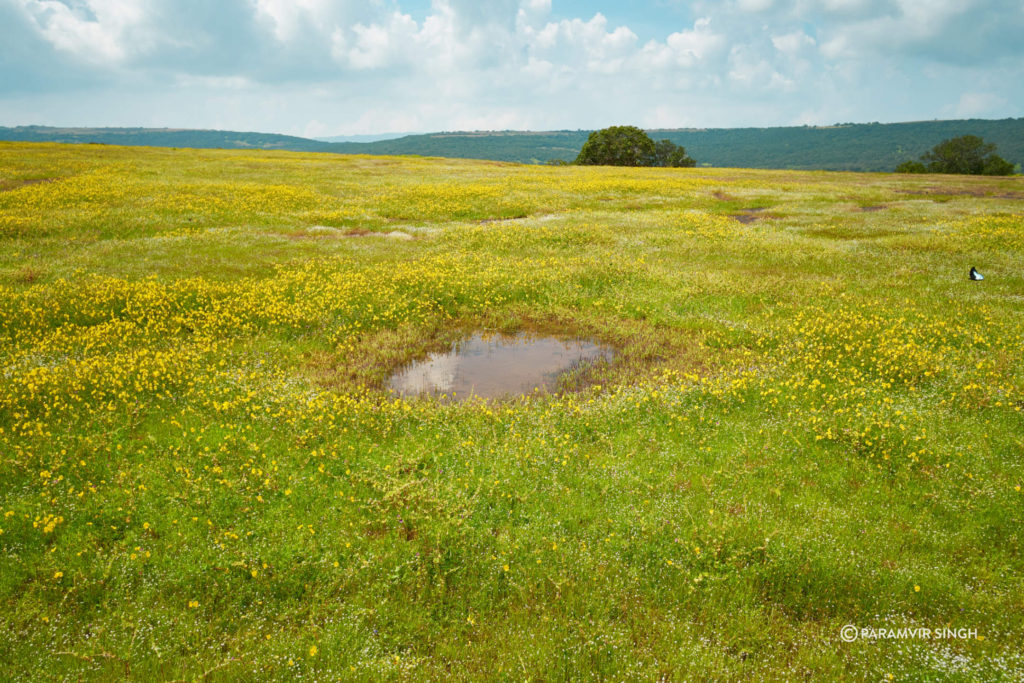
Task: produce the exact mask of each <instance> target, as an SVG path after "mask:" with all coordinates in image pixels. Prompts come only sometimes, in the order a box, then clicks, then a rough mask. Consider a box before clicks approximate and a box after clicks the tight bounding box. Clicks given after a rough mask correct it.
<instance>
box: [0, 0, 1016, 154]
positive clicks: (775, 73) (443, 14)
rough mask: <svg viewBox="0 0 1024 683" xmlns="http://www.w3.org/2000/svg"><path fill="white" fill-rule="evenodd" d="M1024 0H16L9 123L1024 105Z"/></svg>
mask: <svg viewBox="0 0 1024 683" xmlns="http://www.w3.org/2000/svg"><path fill="white" fill-rule="evenodd" d="M1022 37H1024V0H820V1H817V2H812V1H810V0H792V1H790V2H784V1H782V0H720V1H718V2H710V1H706V0H696V1H690V2H684V1H683V0H651V1H648V2H641V1H639V0H635V1H629V2H622V1H618V2H613V1H608V2H605V1H600V2H583V1H582V0H492V1H490V2H488V1H486V0H361V1H359V2H356V1H354V0H0V125H6V126H15V125H33V124H36V125H53V126H143V127H171V128H217V129H227V130H244V131H261V132H273V133H286V134H291V135H301V136H307V137H313V136H331V135H357V134H374V133H386V132H431V131H444V130H447V131H453V130H561V129H573V130H575V129H592V128H601V127H604V126H609V125H637V126H641V127H645V128H689V127H697V128H728V127H739V126H783V125H805V124H807V125H830V124H833V123H837V122H871V121H879V122H892V121H918V120H931V119H951V118H1007V117H1020V116H1024V40H1022Z"/></svg>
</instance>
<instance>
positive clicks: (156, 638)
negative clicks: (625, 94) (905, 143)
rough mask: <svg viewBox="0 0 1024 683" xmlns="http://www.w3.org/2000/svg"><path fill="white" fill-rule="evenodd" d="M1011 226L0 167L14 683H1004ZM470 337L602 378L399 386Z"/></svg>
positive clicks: (805, 181) (823, 181)
mask: <svg viewBox="0 0 1024 683" xmlns="http://www.w3.org/2000/svg"><path fill="white" fill-rule="evenodd" d="M40 179H47V180H49V182H33V183H25V182H24V181H26V180H40ZM1022 192H1024V190H1022V187H1021V180H1020V179H1019V178H1008V179H991V178H959V177H939V176H912V177H908V176H893V175H883V174H879V175H867V174H849V173H842V174H840V173H824V172H816V173H806V172H768V171H752V170H738V169H717V170H714V169H671V170H668V169H605V168H574V167H568V168H547V167H526V166H516V165H509V164H496V163H486V162H471V161H451V160H447V161H446V160H435V159H396V158H387V159H384V158H373V157H336V156H328V155H316V154H299V153H282V152H216V151H196V150H158V149H145V148H121V149H117V148H106V147H84V146H83V147H78V146H61V145H36V144H13V143H2V144H0V358H2V362H3V382H2V383H0V481H2V482H3V487H2V488H0V529H2V533H0V551H2V555H0V606H2V610H0V614H2V616H0V667H2V670H3V671H4V672H5V676H6V677H8V678H10V679H13V680H48V679H54V680H110V679H122V678H123V679H128V680H143V681H150V680H181V679H184V680H211V681H216V680H252V679H256V680H293V679H298V678H300V677H301V678H304V679H312V680H328V679H339V678H340V679H353V680H410V679H412V680H437V679H448V678H455V679H462V680H493V679H504V680H556V679H570V680H577V679H598V680H605V679H607V680H651V679H665V680H737V681H739V680H796V679H818V680H888V677H889V676H890V675H891V676H892V677H893V678H894V679H895V680H935V681H946V680H950V681H960V680H963V681H969V680H970V681H973V680H1020V679H1021V678H1024V657H1022V656H1021V653H1020V652H1021V650H1020V646H1019V643H1020V642H1021V638H1022V636H1024V617H1022V616H1021V615H1022V614H1024V612H1022V609H1021V608H1022V607H1024V589H1022V571H1021V569H1022V560H1021V556H1020V550H1021V528H1022V526H1021V523H1022V521H1024V520H1022V510H1024V493H1022V492H1021V490H1020V486H1021V484H1022V483H1024V475H1022V472H1021V453H1022V452H1024V419H1022V412H1021V411H1022V408H1024V367H1022V365H1021V361H1020V355H1021V354H1020V349H1021V348H1024V324H1022V323H1024V267H1022V266H1024V258H1022V253H1024V214H1022V211H1021V205H1020V197H1021V195H1022ZM864 207H870V210H867V211H865V210H863V208H864ZM875 207H883V208H875ZM754 208H756V209H761V210H760V211H756V212H755V211H750V210H751V209H754ZM738 213H746V214H750V215H753V216H757V219H756V220H754V221H752V222H750V223H747V224H744V223H741V222H740V221H738V220H736V219H734V218H731V217H730V216H732V215H734V214H738ZM396 231H397V232H402V233H404V234H406V235H409V236H411V237H412V239H395V238H393V237H386V236H385V235H387V234H388V233H392V232H396ZM972 265H973V266H977V267H978V269H979V270H981V271H982V272H983V273H984V274H985V276H986V280H985V281H984V282H980V283H972V282H969V281H968V280H967V270H968V268H969V267H970V266H972ZM479 329H488V330H502V331H505V332H517V331H521V330H533V331H539V332H545V333H560V334H565V335H573V336H582V337H587V338H592V339H595V340H599V341H601V342H603V343H606V344H609V345H612V346H614V347H615V348H616V349H617V350H618V355H617V357H616V360H615V362H614V363H612V364H610V365H609V366H606V367H605V366H602V367H599V368H596V369H595V370H594V371H593V372H592V373H590V374H589V376H587V377H585V378H583V380H584V381H580V382H575V383H573V384H574V386H576V387H577V390H576V391H574V392H571V393H567V394H565V395H562V396H541V397H535V398H528V399H527V398H524V399H519V400H515V401H509V402H504V403H490V404H488V403H483V402H475V403H466V404H441V403H434V402H431V401H429V400H410V401H402V400H397V399H396V398H395V397H393V396H390V395H388V394H387V393H386V392H385V391H384V390H383V388H382V387H383V386H384V383H385V381H386V378H387V377H388V375H389V373H390V372H391V371H393V370H394V369H395V368H397V367H399V366H401V365H402V364H403V363H405V362H407V361H409V360H411V359H413V358H416V357H420V356H422V355H423V354H425V353H426V352H427V351H429V350H434V349H438V348H442V347H444V346H445V345H446V344H447V343H449V342H450V341H452V340H454V339H457V338H459V337H460V336H462V335H465V334H468V333H471V332H473V331H474V330H479ZM846 624H853V625H856V626H858V627H862V628H875V629H881V628H901V627H928V628H932V629H937V628H940V627H943V626H947V625H948V626H950V627H952V628H966V629H976V632H977V636H980V637H970V638H958V639H945V640H936V639H924V638H916V639H902V640H886V639H876V640H871V639H860V640H857V641H856V642H853V643H846V642H843V641H842V640H841V638H840V629H841V628H842V627H843V626H844V625H846Z"/></svg>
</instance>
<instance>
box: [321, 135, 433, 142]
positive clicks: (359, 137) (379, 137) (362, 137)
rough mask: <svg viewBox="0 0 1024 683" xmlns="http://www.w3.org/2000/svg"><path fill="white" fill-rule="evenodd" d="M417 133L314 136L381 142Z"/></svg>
mask: <svg viewBox="0 0 1024 683" xmlns="http://www.w3.org/2000/svg"><path fill="white" fill-rule="evenodd" d="M408 135H417V133H377V134H375V135H334V136H332V137H326V138H313V139H314V140H318V141H320V142H379V141H381V140H394V139H395V138H404V137H406V136H408Z"/></svg>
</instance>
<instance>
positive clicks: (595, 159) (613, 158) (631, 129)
mask: <svg viewBox="0 0 1024 683" xmlns="http://www.w3.org/2000/svg"><path fill="white" fill-rule="evenodd" d="M654 156H655V148H654V141H653V140H651V138H650V136H649V135H647V133H645V132H643V131H642V130H640V129H639V128H637V127H636V126H612V127H611V128H603V129H602V130H595V131H594V132H593V133H591V134H590V137H588V138H587V141H586V142H585V143H584V144H583V149H581V150H580V154H579V156H578V157H576V163H577V164H583V165H587V166H649V165H651V160H652V159H653V158H654Z"/></svg>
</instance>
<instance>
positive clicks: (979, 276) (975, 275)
mask: <svg viewBox="0 0 1024 683" xmlns="http://www.w3.org/2000/svg"><path fill="white" fill-rule="evenodd" d="M967 277H969V278H970V279H972V280H984V279H985V276H984V275H982V274H981V273H979V272H978V271H977V270H976V269H975V268H974V266H971V272H970V274H969V275H968V276H967Z"/></svg>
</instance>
